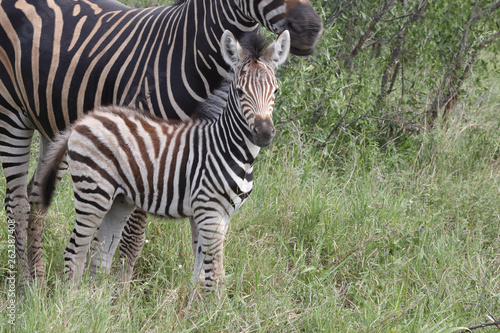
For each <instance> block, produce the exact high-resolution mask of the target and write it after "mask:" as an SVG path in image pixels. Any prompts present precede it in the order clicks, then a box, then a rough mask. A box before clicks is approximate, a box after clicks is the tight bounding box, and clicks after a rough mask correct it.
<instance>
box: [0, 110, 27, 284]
mask: <svg viewBox="0 0 500 333" xmlns="http://www.w3.org/2000/svg"><path fill="white" fill-rule="evenodd" d="M29 127H30V126H28V125H27V120H26V119H22V116H20V115H19V114H15V113H13V112H10V111H8V110H6V109H4V108H3V107H2V106H0V159H1V161H2V167H3V172H4V175H5V180H6V189H5V202H4V204H5V211H6V213H7V219H8V222H13V223H15V232H14V236H15V248H16V253H17V266H18V271H19V272H20V281H19V282H20V284H19V288H20V291H23V289H24V287H25V286H26V284H27V283H28V281H29V280H30V272H29V265H28V256H27V253H26V248H27V246H28V244H27V228H28V219H29V213H30V205H29V202H28V191H27V184H28V168H29V161H30V145H31V140H32V138H33V130H32V129H30V128H29Z"/></svg>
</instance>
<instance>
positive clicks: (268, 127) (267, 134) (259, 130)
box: [252, 117, 276, 147]
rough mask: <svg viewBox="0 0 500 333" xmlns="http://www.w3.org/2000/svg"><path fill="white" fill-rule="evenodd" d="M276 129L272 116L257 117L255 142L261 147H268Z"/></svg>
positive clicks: (253, 132)
mask: <svg viewBox="0 0 500 333" xmlns="http://www.w3.org/2000/svg"><path fill="white" fill-rule="evenodd" d="M275 134H276V129H275V128H274V124H273V120H272V119H271V117H268V118H262V117H256V118H255V121H254V126H253V130H252V138H253V143H254V144H255V145H257V146H259V147H266V146H269V144H271V141H273V138H274V135H275Z"/></svg>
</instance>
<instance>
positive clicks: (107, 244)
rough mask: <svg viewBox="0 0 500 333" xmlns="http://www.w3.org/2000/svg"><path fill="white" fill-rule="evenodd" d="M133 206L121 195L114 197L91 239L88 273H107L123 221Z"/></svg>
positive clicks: (118, 240) (122, 227)
mask: <svg viewBox="0 0 500 333" xmlns="http://www.w3.org/2000/svg"><path fill="white" fill-rule="evenodd" d="M134 208H135V205H134V204H133V203H132V202H130V201H129V200H128V199H127V198H125V197H124V196H123V195H120V196H118V197H116V198H115V200H114V202H113V205H112V206H111V209H110V210H109V212H108V213H107V214H106V216H105V217H104V220H103V221H102V223H101V225H100V227H99V228H98V229H97V232H96V235H95V237H94V239H93V241H92V249H91V252H90V253H91V254H90V256H91V259H90V274H91V275H92V276H94V277H95V276H97V273H98V272H101V273H105V274H108V273H109V271H110V269H111V261H112V259H113V255H114V254H115V251H116V247H117V246H118V242H120V239H121V237H122V232H123V229H124V226H125V223H126V222H127V220H128V218H129V216H130V214H131V213H132V212H133V210H134Z"/></svg>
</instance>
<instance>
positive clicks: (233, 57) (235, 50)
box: [220, 30, 244, 68]
mask: <svg viewBox="0 0 500 333" xmlns="http://www.w3.org/2000/svg"><path fill="white" fill-rule="evenodd" d="M220 44H221V52H222V57H223V58H224V60H225V61H226V62H227V64H228V65H230V66H231V67H233V68H236V67H237V66H238V65H239V64H240V62H241V60H242V59H243V57H244V54H243V49H242V48H241V46H240V44H239V43H238V41H237V40H236V38H235V37H234V35H233V34H232V33H231V32H230V31H229V30H226V31H224V33H223V34H222V38H221V42H220Z"/></svg>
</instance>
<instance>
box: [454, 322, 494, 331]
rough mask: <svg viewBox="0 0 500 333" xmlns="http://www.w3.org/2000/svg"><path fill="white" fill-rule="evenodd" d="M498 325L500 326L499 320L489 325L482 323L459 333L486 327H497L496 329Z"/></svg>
mask: <svg viewBox="0 0 500 333" xmlns="http://www.w3.org/2000/svg"><path fill="white" fill-rule="evenodd" d="M498 325H500V320H497V321H493V322H491V323H484V324H480V325H474V326H471V327H469V328H468V329H467V330H465V331H460V333H467V332H470V331H472V330H476V329H478V328H484V327H488V326H497V327H498Z"/></svg>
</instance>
